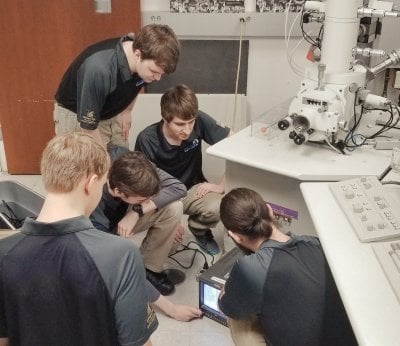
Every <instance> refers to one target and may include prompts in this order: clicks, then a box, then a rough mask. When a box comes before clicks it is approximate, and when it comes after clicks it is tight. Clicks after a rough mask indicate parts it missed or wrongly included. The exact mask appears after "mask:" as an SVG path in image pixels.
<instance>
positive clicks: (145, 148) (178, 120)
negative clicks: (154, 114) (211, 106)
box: [135, 84, 232, 255]
mask: <svg viewBox="0 0 400 346" xmlns="http://www.w3.org/2000/svg"><path fill="white" fill-rule="evenodd" d="M161 116H162V120H161V121H160V122H159V123H156V124H153V125H150V126H148V127H146V128H145V129H144V130H143V131H141V132H140V133H139V135H138V137H137V140H136V144H135V150H139V151H142V152H143V153H144V154H145V155H146V156H147V158H148V159H149V160H150V161H152V162H154V164H155V165H156V166H157V167H159V168H161V169H162V170H164V171H166V172H167V173H169V174H171V175H172V176H174V177H175V178H177V179H179V180H180V181H181V182H182V183H184V184H185V185H186V187H187V189H188V194H187V197H185V199H183V212H184V214H187V215H189V218H188V225H189V229H190V231H191V232H192V233H193V235H194V236H195V238H196V240H197V242H198V243H199V245H200V246H201V247H202V248H203V249H204V250H205V251H207V252H208V253H210V254H212V255H215V254H217V253H218V252H219V247H218V244H217V243H216V242H215V240H214V237H213V234H212V231H211V228H212V227H215V226H216V225H217V223H218V221H219V204H220V201H221V198H222V195H223V193H224V191H225V178H222V179H221V181H220V182H219V183H218V184H213V183H210V182H208V181H207V179H206V178H205V176H204V174H203V171H202V150H201V142H202V141H203V140H204V141H205V142H206V143H208V144H215V143H217V142H218V141H220V140H222V139H224V138H226V137H228V136H229V135H230V134H231V133H232V131H231V130H230V129H229V128H228V127H225V126H223V125H221V124H219V123H218V122H217V121H215V120H214V119H213V118H212V117H210V116H209V115H208V114H206V113H204V112H202V111H200V110H199V109H198V100H197V97H196V95H195V93H194V92H193V90H191V89H190V88H189V87H188V86H186V85H183V84H181V85H177V86H175V87H172V88H170V89H168V90H167V91H166V92H165V93H164V94H163V96H162V97H161Z"/></svg>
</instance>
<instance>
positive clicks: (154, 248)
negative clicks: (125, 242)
mask: <svg viewBox="0 0 400 346" xmlns="http://www.w3.org/2000/svg"><path fill="white" fill-rule="evenodd" d="M182 215H183V206H182V202H181V201H176V202H172V203H170V204H168V205H167V206H165V207H164V208H162V209H160V210H155V211H153V212H150V213H146V214H144V215H143V216H142V217H141V218H140V219H139V221H138V223H137V224H136V226H135V227H134V228H133V232H134V233H135V234H136V233H140V232H143V231H146V230H147V234H146V237H145V238H144V239H143V242H142V245H141V246H140V252H141V253H142V256H143V261H144V266H145V267H146V268H147V269H149V270H151V271H154V272H157V273H159V272H161V271H163V270H164V263H165V262H166V260H167V258H168V255H169V253H170V251H171V249H172V247H173V243H174V239H175V231H176V228H177V227H178V225H179V224H180V223H181V219H182Z"/></svg>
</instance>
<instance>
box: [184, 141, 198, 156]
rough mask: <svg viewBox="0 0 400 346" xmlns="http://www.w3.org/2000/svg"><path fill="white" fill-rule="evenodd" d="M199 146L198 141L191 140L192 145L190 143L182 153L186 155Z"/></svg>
mask: <svg viewBox="0 0 400 346" xmlns="http://www.w3.org/2000/svg"><path fill="white" fill-rule="evenodd" d="M198 145H199V140H198V139H197V138H196V139H193V141H192V143H190V144H189V145H188V146H187V147H185V149H184V152H185V153H187V152H188V151H189V150H192V149H194V148H196V147H197V146H198Z"/></svg>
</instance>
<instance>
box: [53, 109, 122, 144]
mask: <svg viewBox="0 0 400 346" xmlns="http://www.w3.org/2000/svg"><path fill="white" fill-rule="evenodd" d="M53 119H54V127H55V131H56V135H61V134H65V133H69V132H77V131H80V130H81V127H80V125H79V122H78V121H77V119H76V113H74V112H71V111H70V110H68V109H66V108H64V107H62V106H61V105H59V104H58V103H57V102H55V103H54V111H53ZM98 129H99V132H100V136H101V139H102V141H103V143H104V145H105V146H107V148H110V147H113V146H121V147H125V148H129V142H128V141H127V140H125V139H124V138H123V137H122V128H121V124H120V122H119V118H118V116H115V117H113V118H111V119H107V120H100V122H99V126H98Z"/></svg>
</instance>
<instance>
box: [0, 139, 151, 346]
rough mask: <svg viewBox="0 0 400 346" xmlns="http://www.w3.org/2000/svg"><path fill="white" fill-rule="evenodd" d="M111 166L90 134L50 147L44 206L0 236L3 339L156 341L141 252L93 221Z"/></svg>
mask: <svg viewBox="0 0 400 346" xmlns="http://www.w3.org/2000/svg"><path fill="white" fill-rule="evenodd" d="M108 168H109V158H108V154H107V152H106V151H105V149H104V148H103V147H102V146H101V145H100V144H98V143H97V142H95V140H94V139H93V138H92V137H91V136H89V135H86V134H82V133H71V134H67V135H62V136H57V137H55V138H53V139H52V140H51V141H50V142H49V143H48V145H47V146H46V148H45V150H44V152H43V156H42V161H41V173H42V176H43V181H44V186H45V188H46V190H47V195H46V198H45V201H44V204H43V207H42V209H41V211H40V213H39V215H38V217H37V219H36V220H32V219H26V220H25V222H24V225H23V226H22V228H21V232H20V233H18V234H16V235H13V236H11V237H8V238H5V239H3V240H1V241H0V345H7V344H10V345H29V346H35V345H38V346H39V345H59V344H60V343H61V344H65V345H128V344H129V345H143V344H145V345H151V342H150V339H149V338H150V335H151V334H152V333H153V332H154V330H155V329H156V328H157V325H158V322H157V318H156V316H155V313H154V311H153V309H152V308H151V307H150V305H149V303H148V299H147V291H146V286H145V282H146V277H145V270H144V266H143V262H142V257H141V255H140V252H139V251H138V249H137V248H136V247H135V245H134V244H132V242H130V241H127V240H126V239H123V238H120V237H115V236H113V235H111V234H107V233H105V232H101V231H98V230H96V229H95V228H94V227H93V225H92V223H91V222H90V220H89V215H90V214H91V212H92V211H93V210H94V208H95V207H96V206H97V204H98V202H99V200H100V197H101V194H102V189H103V186H104V184H105V182H106V178H107V171H108Z"/></svg>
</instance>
